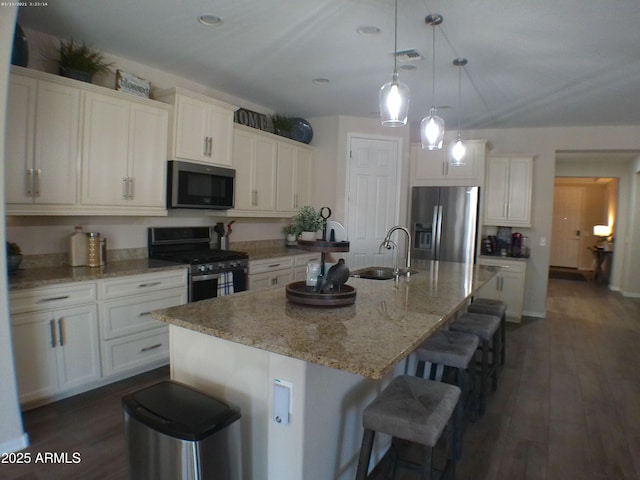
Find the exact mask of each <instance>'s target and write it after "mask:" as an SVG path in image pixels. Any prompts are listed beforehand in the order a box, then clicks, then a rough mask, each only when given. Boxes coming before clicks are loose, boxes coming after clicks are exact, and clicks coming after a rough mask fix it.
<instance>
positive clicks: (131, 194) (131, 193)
mask: <svg viewBox="0 0 640 480" xmlns="http://www.w3.org/2000/svg"><path fill="white" fill-rule="evenodd" d="M128 178H129V181H128V184H129V185H128V188H127V193H128V194H129V200H133V186H134V178H133V177H128Z"/></svg>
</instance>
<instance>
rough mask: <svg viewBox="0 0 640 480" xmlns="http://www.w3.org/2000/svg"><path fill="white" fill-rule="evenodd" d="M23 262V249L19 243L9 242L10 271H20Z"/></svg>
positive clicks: (8, 264)
mask: <svg viewBox="0 0 640 480" xmlns="http://www.w3.org/2000/svg"><path fill="white" fill-rule="evenodd" d="M20 263H22V251H21V250H20V247H19V246H18V244H17V243H13V242H7V270H8V271H9V273H14V272H17V271H18V267H20Z"/></svg>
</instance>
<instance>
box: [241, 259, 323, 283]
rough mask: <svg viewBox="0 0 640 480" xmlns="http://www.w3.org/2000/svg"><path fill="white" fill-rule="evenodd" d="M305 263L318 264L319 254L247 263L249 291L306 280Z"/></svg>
mask: <svg viewBox="0 0 640 480" xmlns="http://www.w3.org/2000/svg"><path fill="white" fill-rule="evenodd" d="M307 262H320V253H317V252H316V253H305V254H302V255H291V256H286V257H275V258H266V259H262V260H251V261H249V290H260V289H262V288H269V287H276V286H283V285H287V284H288V283H291V282H294V281H296V282H297V281H302V280H305V279H306V278H307Z"/></svg>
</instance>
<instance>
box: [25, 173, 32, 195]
mask: <svg viewBox="0 0 640 480" xmlns="http://www.w3.org/2000/svg"><path fill="white" fill-rule="evenodd" d="M25 190H26V192H27V196H29V197H30V196H32V195H33V168H27V177H26V180H25Z"/></svg>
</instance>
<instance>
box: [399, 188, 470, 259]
mask: <svg viewBox="0 0 640 480" xmlns="http://www.w3.org/2000/svg"><path fill="white" fill-rule="evenodd" d="M478 200H479V187H413V189H412V191H411V235H412V238H413V246H412V250H411V255H412V256H413V258H416V259H426V260H440V261H445V262H474V261H475V247H476V232H477V223H478Z"/></svg>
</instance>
